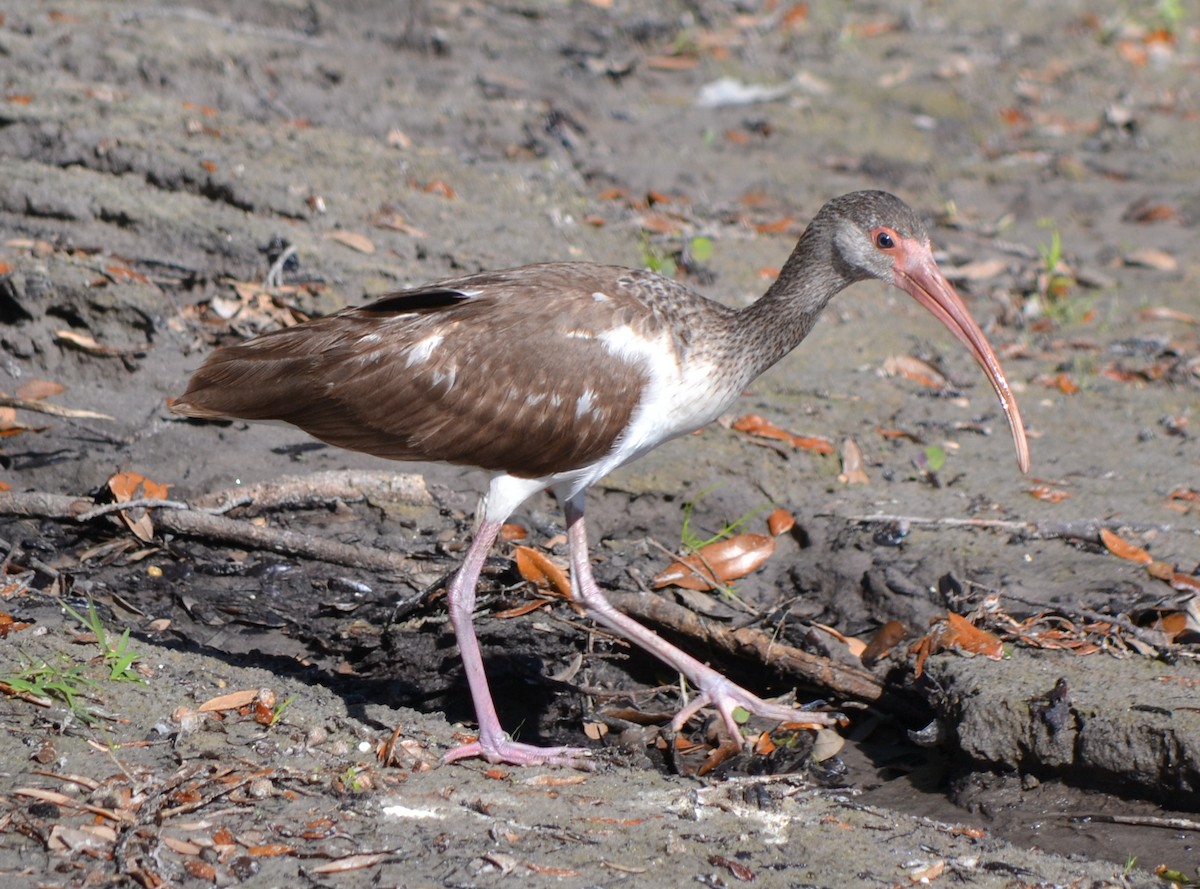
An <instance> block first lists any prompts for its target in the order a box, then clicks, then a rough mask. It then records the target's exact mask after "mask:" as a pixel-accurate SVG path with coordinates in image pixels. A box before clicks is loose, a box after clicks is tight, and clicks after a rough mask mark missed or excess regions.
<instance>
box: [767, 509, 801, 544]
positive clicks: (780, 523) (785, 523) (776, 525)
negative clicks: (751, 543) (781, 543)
mask: <svg viewBox="0 0 1200 889" xmlns="http://www.w3.org/2000/svg"><path fill="white" fill-rule="evenodd" d="M795 527H796V517H795V516H794V515H792V514H791V513H790V512H788V511H787V510H786V509H784V508H783V507H782V506H780V507H777V508H776V509H774V510H772V511H771V514H770V515H769V516H767V530H768V531H770V532H771V536H772V537H778V536H779V535H780V534H786V533H788V531H791V530H792V529H793V528H795Z"/></svg>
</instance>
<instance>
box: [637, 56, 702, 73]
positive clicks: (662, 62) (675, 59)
mask: <svg viewBox="0 0 1200 889" xmlns="http://www.w3.org/2000/svg"><path fill="white" fill-rule="evenodd" d="M645 64H646V67H648V68H652V69H654V70H655V71H687V70H690V69H692V68H695V67H696V66H697V65H699V64H700V60H699V59H698V58H696V57H695V56H682V55H681V56H650V57H648V58H647V59H646V60H645Z"/></svg>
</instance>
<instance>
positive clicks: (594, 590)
mask: <svg viewBox="0 0 1200 889" xmlns="http://www.w3.org/2000/svg"><path fill="white" fill-rule="evenodd" d="M563 508H564V510H565V511H566V516H567V536H568V540H569V541H570V546H571V573H572V577H573V579H574V580H575V584H574V585H573V586H574V590H575V593H576V595H577V596H578V598H579V602H580V604H581V605H583V607H584V608H586V609H587V611H588V614H590V615H591V616H592V617H593V618H594V619H595V620H597V621H599V622H600V623H602V624H604V625H605V626H606V627H608V628H609V629H611V630H614V631H615V632H617V633H619V634H621V635H622V636H624V637H625V638H626V639H629V640H630V641H631V642H633V643H634V644H636V645H637V646H639V647H640V648H643V649H645V650H646V651H648V652H650V653H651V654H653V655H654V656H655V657H657V658H658V659H659V660H661V661H663V662H664V663H665V664H667V665H668V666H670V667H672V668H674V669H675V670H678V671H679V672H680V673H682V674H683V675H684V676H686V677H687V678H688V680H689V681H690V682H691V683H692V685H694V686H695V687H696V688H697V689H699V694H698V695H697V696H696V698H695V699H694V700H693V701H692V702H691V703H690V704H688V705H687V706H686V707H684V708H683V709H682V710H680V711H679V713H677V714H676V715H675V718H674V719H673V720H671V729H672V730H674V731H678V730H679V729H681V728H682V727H683V725H684V723H686V722H687V721H688V720H689V719H690V718H691V717H692V716H694V715H695V714H696V713H697V712H699V711H700V710H701V709H702V708H704V707H708V706H712V707H715V708H716V709H717V711H718V712H719V713H720V714H721V718H722V719H723V720H724V722H725V727H726V728H727V729H728V730H729V734H730V736H731V737H732V738H733V739H734V740H735V741H737V742H739V743H740V742H741V740H742V734H741V729H740V727H739V725H738V722H737V720H736V719H735V718H734V710H735V709H737V708H738V707H741V708H743V709H745V710H747V711H749V712H750V713H754V714H756V715H758V716H763V717H766V718H767V719H777V720H779V721H780V722H815V723H819V724H821V725H835V724H837V723H838V722H839V721H840V720H841V716H840V714H837V713H819V712H814V711H808V710H796V709H793V708H791V707H784V706H781V705H779V704H772V703H771V702H769V701H764V700H763V699H762V698H760V697H758V696H757V695H755V694H753V693H752V692H749V691H747V690H746V689H744V688H742V687H741V686H739V685H736V684H734V683H733V682H731V681H730V680H728V679H726V678H725V677H724V676H722V675H721V674H720V673H718V672H717V671H716V670H714V669H713V668H712V667H710V666H708V665H707V664H702V663H701V662H700V661H698V660H696V659H695V658H694V657H692V656H691V655H690V654H688V653H687V652H685V651H681V650H680V649H679V648H677V647H675V646H674V645H672V644H671V643H670V642H668V641H667V640H666V639H663V638H662V637H661V636H659V635H657V634H656V633H654V632H653V631H652V630H650V629H648V628H647V627H644V626H642V625H641V624H640V623H638V622H637V621H635V620H634V619H633V618H631V617H629V616H628V615H626V614H622V613H621V612H620V611H618V610H617V609H616V608H614V607H613V606H612V604H611V603H610V602H609V601H608V599H606V598H605V596H604V593H603V592H602V591H601V590H600V587H599V585H598V584H597V583H596V579H595V578H594V577H593V576H592V568H591V564H590V563H589V561H588V542H587V529H586V527H585V526H584V521H583V495H582V494H579V495H577V496H576V497H573V498H571V499H570V500H569V501H567V502H566V503H564V504H563Z"/></svg>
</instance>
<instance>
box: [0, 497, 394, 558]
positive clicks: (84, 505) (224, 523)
mask: <svg viewBox="0 0 1200 889" xmlns="http://www.w3.org/2000/svg"><path fill="white" fill-rule="evenodd" d="M94 505H95V504H93V503H92V502H91V501H89V500H82V499H80V498H77V497H68V496H65V495H62V494H47V493H43V492H37V491H35V492H32V493H12V492H5V493H0V515H16V516H25V517H30V518H48V519H69V520H71V521H76V522H78V521H80V516H82V515H87V514H88V512H90V511H91V507H93V506H94ZM154 521H155V522H156V523H157V525H158V527H160V528H165V529H167V530H168V531H173V532H174V533H176V534H184V535H187V536H189V537H200V538H204V539H208V540H220V541H223V542H225V543H233V544H237V545H239V546H245V547H248V548H255V549H267V550H271V551H272V552H277V553H283V554H284V555H289V556H299V557H304V558H310V559H317V560H319V561H322V562H331V563H333V564H336V565H346V566H347V567H350V568H362V569H365V570H368V571H390V572H396V573H408V572H411V571H413V570H414V568H415V565H414V563H413V562H412V561H411V560H410V559H407V558H405V557H404V556H401V555H397V554H396V553H390V552H386V551H384V550H380V549H375V548H374V547H369V546H359V545H357V544H350V543H338V542H337V541H335V540H327V539H324V538H321V537H315V536H313V535H310V534H301V533H299V532H296V531H287V530H282V529H278V528H263V527H259V526H258V525H254V524H252V523H250V522H244V521H238V520H236V519H228V518H225V517H224V516H218V515H212V514H210V513H205V512H196V511H194V510H181V509H159V510H156V511H155V513H154Z"/></svg>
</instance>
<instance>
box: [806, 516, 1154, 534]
mask: <svg viewBox="0 0 1200 889" xmlns="http://www.w3.org/2000/svg"><path fill="white" fill-rule="evenodd" d="M820 515H821V516H822V517H825V518H842V519H844V520H845V521H848V522H857V523H859V524H861V525H895V524H908V525H931V526H935V527H940V528H979V529H981V530H985V531H1004V532H1007V533H1009V534H1020V535H1022V536H1023V537H1025V538H1026V539H1030V540H1052V539H1056V538H1063V537H1066V538H1076V539H1079V540H1091V541H1099V539H1100V529H1101V528H1108V529H1110V530H1115V529H1118V528H1130V529H1132V530H1134V531H1139V532H1140V531H1161V532H1169V531H1170V530H1171V526H1170V525H1147V524H1139V523H1135V522H1122V521H1117V520H1113V521H1103V520H1101V519H1080V520H1079V521H1074V522H1009V521H1003V520H1001V519H956V518H940V519H934V518H927V517H925V516H908V515H848V516H837V515H835V514H834V513H820Z"/></svg>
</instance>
